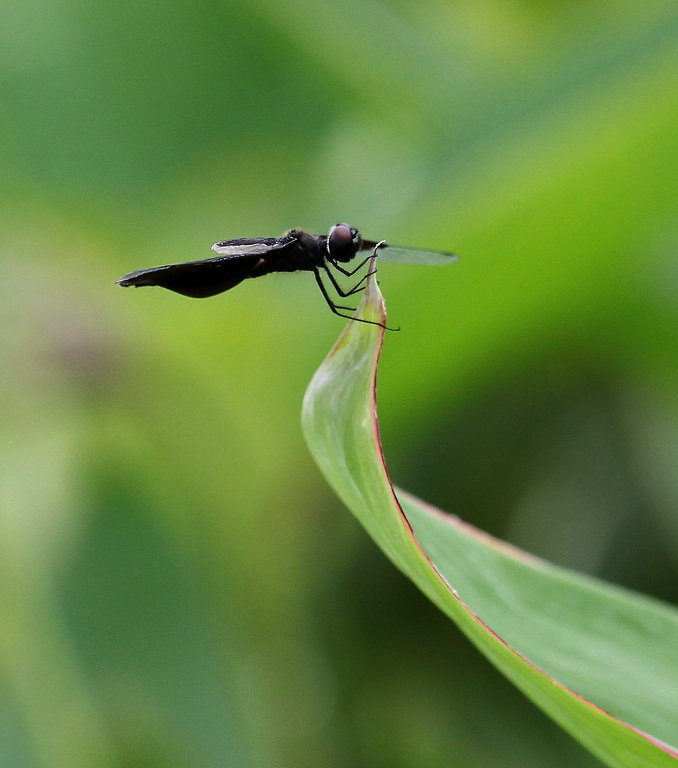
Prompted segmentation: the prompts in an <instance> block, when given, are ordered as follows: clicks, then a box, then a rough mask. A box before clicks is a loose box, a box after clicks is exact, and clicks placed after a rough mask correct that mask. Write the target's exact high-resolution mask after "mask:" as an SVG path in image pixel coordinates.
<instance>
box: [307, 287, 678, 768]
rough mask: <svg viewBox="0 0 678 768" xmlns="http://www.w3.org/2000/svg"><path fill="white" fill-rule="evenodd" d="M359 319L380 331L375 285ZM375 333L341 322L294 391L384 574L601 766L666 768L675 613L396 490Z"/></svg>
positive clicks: (673, 729) (677, 660)
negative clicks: (400, 582) (403, 581)
mask: <svg viewBox="0 0 678 768" xmlns="http://www.w3.org/2000/svg"><path fill="white" fill-rule="evenodd" d="M358 316H359V317H361V318H363V319H367V320H377V321H380V322H385V318H386V313H385V308H384V304H383V299H382V297H381V294H380V292H379V289H378V287H377V284H376V282H375V281H374V278H372V279H371V280H370V282H369V284H368V288H367V290H366V292H365V297H364V299H363V302H362V304H361V306H360V308H359V310H358ZM383 335H384V332H383V330H382V329H381V328H379V327H378V326H375V325H368V324H365V323H358V322H351V323H349V324H348V325H347V327H346V328H345V329H344V331H343V333H342V334H341V336H340V337H339V340H338V341H337V343H336V344H335V345H334V347H333V349H332V350H331V352H330V353H329V355H328V356H327V358H326V359H325V361H324V362H323V364H322V365H321V366H320V368H319V369H318V371H317V372H316V374H315V376H314V378H313V380H312V382H311V384H310V386H309V388H308V391H307V392H306V396H305V399H304V408H303V417H302V421H303V427H304V432H305V435H306V440H307V442H308V445H309V447H310V450H311V452H312V454H313V456H314V458H315V460H316V462H317V463H318V465H319V466H320V468H321V470H322V471H323V473H324V475H325V477H326V478H327V480H328V482H329V483H330V485H331V486H332V487H333V488H334V490H335V491H336V492H337V494H338V495H339V496H340V497H341V499H342V500H343V501H344V503H345V504H346V505H347V506H348V507H349V508H350V509H351V510H352V511H353V512H354V514H355V515H356V516H357V517H358V519H359V520H360V521H361V523H362V524H363V525H364V527H365V528H366V529H367V531H368V532H369V534H370V535H371V536H372V537H373V538H374V540H375V541H376V542H377V544H378V545H379V546H380V547H381V549H382V550H383V551H384V552H385V553H386V554H387V555H388V557H389V558H390V559H391V560H392V561H393V562H394V563H395V565H396V566H398V568H400V570H402V571H403V572H404V573H405V574H406V575H407V576H409V578H411V579H412V580H413V581H414V582H415V583H416V584H417V585H418V586H419V588H420V589H421V590H422V591H423V592H424V593H425V594H426V595H427V596H428V597H429V598H430V599H431V600H432V601H433V602H434V603H435V604H436V605H438V607H439V608H440V609H441V610H443V611H444V612H445V613H447V614H448V615H449V616H450V617H451V618H452V619H453V620H454V621H455V622H456V624H457V625H458V626H459V628H460V629H461V630H462V631H463V632H464V633H465V634H466V635H467V636H468V637H469V638H470V639H471V640H472V642H473V643H474V644H475V645H476V646H477V647H478V648H479V649H480V650H481V651H482V652H483V653H484V654H485V655H486V656H487V657H488V658H489V659H490V660H491V661H492V663H493V664H495V666H496V667H497V668H498V669H499V670H500V671H501V672H503V674H504V675H506V677H508V678H509V679H510V680H511V681H512V682H513V683H514V684H515V685H516V686H518V687H519V688H520V689H521V690H522V691H523V692H524V693H525V694H526V695H527V696H528V697H529V698H530V699H532V701H534V702H535V703H536V704H537V705H538V706H539V707H541V708H542V709H543V710H544V711H545V712H546V713H547V714H549V715H550V716H551V717H552V718H553V719H554V720H555V721H556V722H558V723H559V724H560V725H561V726H562V727H563V728H565V729H566V730H567V731H569V733H570V734H572V735H573V736H574V737H575V738H577V739H578V740H579V741H580V742H581V743H582V744H583V745H584V746H586V747H587V748H588V749H589V750H590V751H591V752H593V753H594V754H595V755H597V756H598V757H599V758H600V759H601V760H602V761H603V762H605V763H607V764H608V765H611V766H618V767H620V768H622V767H623V768H641V767H642V768H646V767H647V766H669V765H671V766H673V765H675V764H676V757H678V752H676V751H675V750H674V749H672V748H671V747H670V746H668V744H669V742H671V741H673V743H676V742H677V741H678V730H677V729H678V717H677V712H676V710H677V708H678V707H677V704H678V701H677V695H676V692H677V691H678V616H677V614H676V612H675V611H674V610H673V609H671V608H670V607H668V606H665V605H663V604H661V603H659V602H657V601H654V600H651V599H649V598H646V597H643V596H642V595H638V594H634V593H631V592H628V591H625V590H622V589H620V588H617V587H614V586H612V585H608V584H604V583H602V582H600V581H597V580H595V579H592V578H588V577H584V576H581V575H578V574H575V573H572V572H569V571H567V570H565V569H561V568H556V567H554V566H552V565H550V564H548V563H546V562H544V561H542V560H539V559H537V558H534V557H532V556H530V555H527V554H526V553H523V552H521V551H519V550H517V549H515V548H513V547H511V546H509V545H507V544H505V543H503V542H501V541H498V540H496V539H493V538H492V537H490V536H488V535H487V534H485V533H483V532H482V531H479V530H477V529H475V528H473V527H472V526H469V525H468V524H466V523H463V522H462V521H460V520H459V519H457V518H455V517H452V516H449V515H446V514H444V513H442V512H440V511H438V510H436V509H434V508H432V507H430V506H429V505H427V504H425V503H423V502H421V501H419V500H418V499H416V498H414V497H412V496H410V495H409V494H407V493H405V492H403V491H400V490H396V489H394V487H393V485H392V484H391V482H390V480H389V477H388V472H387V469H386V465H385V463H384V458H383V454H382V451H381V443H380V440H379V424H378V421H377V413H376V389H375V382H376V371H377V363H378V359H379V354H380V351H381V345H382V342H383Z"/></svg>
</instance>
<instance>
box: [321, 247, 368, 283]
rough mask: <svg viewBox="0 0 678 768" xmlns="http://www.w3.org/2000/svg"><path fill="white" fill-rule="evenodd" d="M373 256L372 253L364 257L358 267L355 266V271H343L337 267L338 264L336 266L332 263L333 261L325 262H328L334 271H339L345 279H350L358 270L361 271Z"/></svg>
mask: <svg viewBox="0 0 678 768" xmlns="http://www.w3.org/2000/svg"><path fill="white" fill-rule="evenodd" d="M373 255H374V254H372V253H371V254H370V255H369V256H366V257H365V258H364V259H363V260H362V261H361V262H360V264H358V266H357V267H356V268H355V269H344V268H343V267H340V266H339V264H338V263H337V262H336V261H334V259H327V261H329V262H330V264H331V265H332V266H333V267H334V268H335V269H338V270H339V271H340V272H341V273H342V275H346V277H351V275H355V273H356V272H357V271H358V270H359V269H362V268H363V267H364V266H365V264H367V262H368V261H369V260H370V259H371V258H372V256H373Z"/></svg>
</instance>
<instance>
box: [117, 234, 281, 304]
mask: <svg viewBox="0 0 678 768" xmlns="http://www.w3.org/2000/svg"><path fill="white" fill-rule="evenodd" d="M290 242H292V240H291V239H288V238H285V237H283V238H276V237H258V238H247V237H244V238H240V239H238V240H222V241H220V242H218V243H215V244H214V245H213V246H212V250H213V251H215V252H216V253H218V254H220V255H219V256H215V257H214V258H211V259H201V260H200V261H187V262H185V263H183V264H167V265H165V266H163V267H151V268H150V269H139V270H137V271H136V272H130V273H129V275H125V276H124V277H121V278H120V279H119V280H118V281H117V283H118V285H122V286H129V285H134V286H137V287H138V286H142V285H159V286H160V287H161V288H167V289H168V290H170V291H174V292H175V293H181V294H182V295H184V296H191V297H192V298H194V299H205V298H207V297H208V296H216V294H217V293H223V292H224V291H227V290H228V289H229V288H233V287H235V286H236V285H238V283H240V282H242V281H243V280H244V279H245V278H247V277H250V276H251V275H252V272H253V271H254V269H255V267H256V266H257V264H259V262H260V260H261V258H262V257H263V256H265V255H266V254H269V253H271V252H273V251H278V250H281V249H283V248H285V247H286V246H287V245H289V244H290Z"/></svg>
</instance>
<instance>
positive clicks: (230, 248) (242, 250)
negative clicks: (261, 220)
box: [212, 237, 292, 259]
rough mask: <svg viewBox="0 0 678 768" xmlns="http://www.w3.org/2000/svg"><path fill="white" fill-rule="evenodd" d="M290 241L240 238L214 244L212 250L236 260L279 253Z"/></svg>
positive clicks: (286, 239)
mask: <svg viewBox="0 0 678 768" xmlns="http://www.w3.org/2000/svg"><path fill="white" fill-rule="evenodd" d="M291 241H292V240H291V238H289V237H240V238H238V239H237V240H220V241H219V242H218V243H214V245H213V246H212V250H213V251H214V252H215V253H218V254H219V256H221V257H223V258H225V259H238V258H241V257H243V256H263V255H264V254H266V253H270V252H271V251H279V250H280V249H281V248H284V247H285V246H287V245H289V244H290V242H291Z"/></svg>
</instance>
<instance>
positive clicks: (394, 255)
mask: <svg viewBox="0 0 678 768" xmlns="http://www.w3.org/2000/svg"><path fill="white" fill-rule="evenodd" d="M376 245H377V243H376V242H374V241H373V240H363V243H362V248H361V250H362V251H366V250H373V249H374V248H375V247H376ZM379 258H380V259H384V261H395V262H400V263H402V264H431V265H435V264H453V263H454V262H455V261H457V259H458V258H459V257H458V256H456V255H455V254H454V253H446V252H445V251H430V250H428V249H426V248H401V247H400V246H399V245H389V244H388V243H383V245H380V246H379Z"/></svg>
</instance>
